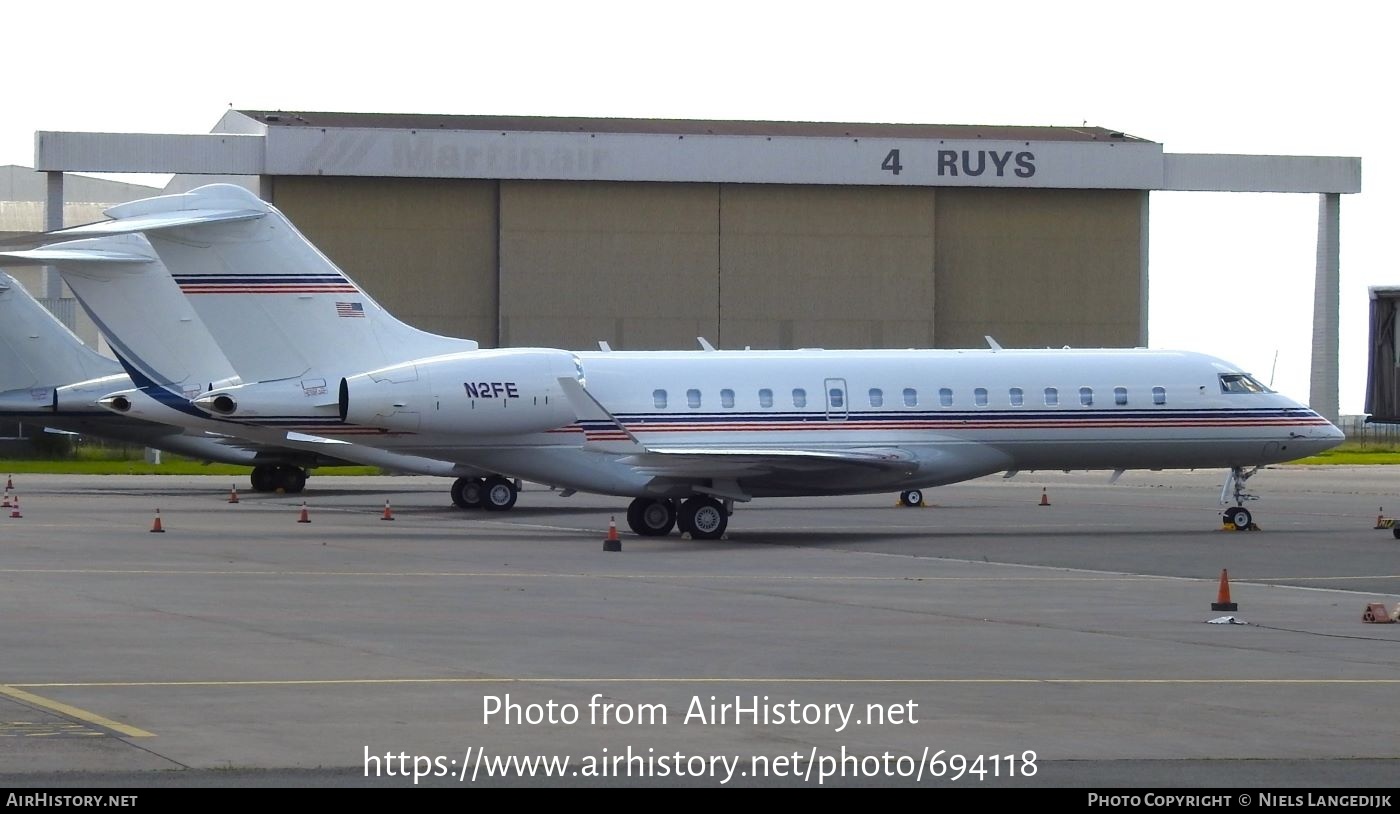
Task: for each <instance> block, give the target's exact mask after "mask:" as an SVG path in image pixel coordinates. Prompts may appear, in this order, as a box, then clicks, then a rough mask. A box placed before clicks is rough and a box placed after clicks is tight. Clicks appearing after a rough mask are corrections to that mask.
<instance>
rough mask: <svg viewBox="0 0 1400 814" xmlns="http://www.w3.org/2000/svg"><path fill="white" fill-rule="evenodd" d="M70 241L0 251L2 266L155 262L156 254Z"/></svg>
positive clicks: (0, 264)
mask: <svg viewBox="0 0 1400 814" xmlns="http://www.w3.org/2000/svg"><path fill="white" fill-rule="evenodd" d="M71 246H72V244H70V243H55V244H52V245H45V246H40V247H39V248H37V249H23V250H20V251H13V252H0V266H49V265H55V264H58V263H65V264H68V263H154V262H155V261H156V258H155V256H154V255H145V254H140V253H139V252H130V251H112V250H110V249H108V250H103V249H83V248H71Z"/></svg>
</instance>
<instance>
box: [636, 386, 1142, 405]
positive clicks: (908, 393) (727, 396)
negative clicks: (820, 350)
mask: <svg viewBox="0 0 1400 814" xmlns="http://www.w3.org/2000/svg"><path fill="white" fill-rule="evenodd" d="M820 395H821V394H820V391H819V392H818V398H820ZM1041 395H1042V399H1043V401H1044V404H1045V406H1047V407H1058V406H1059V405H1060V404H1061V403H1062V402H1061V401H1060V389H1059V388H1058V387H1047V388H1045V389H1044V390H1043V391H1042V394H1041ZM868 396H869V402H870V406H871V407H876V408H879V407H884V406H885V391H884V390H883V389H881V388H879V387H872V388H870V391H869V393H868ZM900 397H901V400H902V402H903V404H904V406H905V407H918V406H919V391H918V390H917V389H916V388H913V387H906V388H904V389H903V391H902V392H901V393H900ZM1070 397H1071V398H1072V397H1073V396H1072V395H1070ZM1095 398H1096V397H1095V394H1094V388H1092V387H1081V388H1079V404H1080V405H1082V406H1084V407H1092V406H1093V405H1094V404H1095V403H1096V402H1095ZM651 399H652V404H653V405H654V406H655V407H656V409H658V410H664V409H666V407H667V405H668V404H669V403H670V397H669V395H668V393H667V392H666V391H665V390H663V389H656V390H653V391H652V393H651ZM1007 401H1008V402H1009V403H1010V405H1011V406H1012V407H1024V406H1025V404H1026V391H1025V390H1023V389H1022V388H1020V387H1012V388H1010V389H1009V390H1008V391H1007ZM773 403H774V401H773V391H772V390H771V389H770V388H767V387H764V388H762V389H760V390H759V391H758V406H759V407H761V408H763V409H768V408H771V407H772V406H773ZM827 403H828V405H829V406H830V408H831V409H833V410H843V409H845V407H846V393H845V391H844V390H842V389H840V388H836V387H833V388H832V389H831V390H830V392H828V393H827ZM972 403H973V404H974V405H975V406H977V407H987V406H989V405H990V404H991V396H990V394H989V393H988V391H987V388H985V387H976V388H973V390H972ZM1064 403H1069V402H1064ZM1128 403H1129V399H1128V388H1126V387H1115V388H1113V404H1114V405H1115V406H1118V407H1124V406H1126V405H1127V404H1128ZM1152 403H1153V404H1166V403H1167V389H1166V388H1165V387H1154V388H1152ZM685 404H686V406H687V407H689V408H691V409H692V410H698V409H699V408H700V407H701V406H702V405H703V404H704V398H703V397H702V395H701V393H700V391H699V390H698V389H696V388H693V387H692V388H690V389H688V390H686V391H685ZM734 404H735V402H734V391H733V390H731V389H729V388H727V387H726V388H724V389H722V390H720V391H719V405H720V407H723V408H724V409H726V410H728V409H733V407H734ZM954 404H955V400H954V397H953V389H952V388H950V387H940V388H939V389H938V405H939V406H940V407H952V406H954ZM792 406H793V407H795V408H797V409H799V410H800V409H804V408H805V407H806V406H807V390H806V388H802V387H795V388H793V390H792Z"/></svg>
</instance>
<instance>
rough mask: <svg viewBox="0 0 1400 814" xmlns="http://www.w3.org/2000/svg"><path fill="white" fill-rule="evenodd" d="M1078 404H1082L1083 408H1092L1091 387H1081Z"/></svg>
mask: <svg viewBox="0 0 1400 814" xmlns="http://www.w3.org/2000/svg"><path fill="white" fill-rule="evenodd" d="M1079 403H1080V404H1082V405H1084V406H1085V407H1091V406H1093V404H1094V388H1092V387H1081V388H1079Z"/></svg>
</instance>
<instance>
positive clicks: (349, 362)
mask: <svg viewBox="0 0 1400 814" xmlns="http://www.w3.org/2000/svg"><path fill="white" fill-rule="evenodd" d="M107 214H108V215H109V216H110V217H112V218H113V219H114V220H113V221H112V222H111V225H108V224H98V225H97V226H101V227H104V228H106V229H108V230H122V229H136V230H139V231H142V232H143V233H144V234H145V235H146V237H147V239H148V240H149V241H150V243H151V246H152V247H153V248H154V250H155V252H156V254H157V255H159V257H160V259H161V261H162V262H163V263H164V264H165V267H166V268H168V269H169V270H170V273H171V275H173V278H174V281H175V283H176V284H177V285H178V286H179V289H180V291H181V292H183V293H184V294H185V296H186V297H188V299H189V301H190V303H191V305H192V307H193V308H194V310H195V311H196V313H198V314H199V316H200V318H201V319H202V320H203V322H204V324H205V325H206V326H207V327H208V329H209V331H210V333H211V334H212V335H213V337H214V339H215V341H217V342H218V343H219V345H220V346H221V347H222V348H223V352H224V354H225V355H226V356H227V358H228V361H229V362H230V363H231V364H232V366H233V369H234V370H236V371H237V373H238V375H239V377H240V378H241V379H242V380H243V381H245V382H256V381H269V380H279V379H289V378H294V377H296V376H300V375H303V374H306V373H308V372H310V371H313V370H314V371H318V375H319V374H320V373H327V374H337V375H338V374H345V373H351V372H359V371H364V370H375V369H378V368H381V367H385V366H388V365H390V364H395V363H398V362H401V361H403V360H404V359H406V358H415V357H423V356H436V355H440V354H446V353H457V352H461V351H464V350H475V349H476V348H477V343H475V342H473V341H471V340H466V339H454V338H450V337H444V336H438V335H436V334H431V333H427V332H426V331H421V330H418V329H417V328H414V327H412V326H410V325H407V324H405V323H403V322H401V321H400V320H398V319H396V318H394V317H393V315H391V314H389V313H388V312H387V311H385V310H384V308H383V307H381V306H380V305H379V303H377V302H375V301H374V299H373V298H371V297H370V296H369V295H368V294H367V293H365V291H364V290H363V289H361V288H360V287H359V286H358V285H357V284H355V282H354V281H353V280H351V279H350V278H349V277H347V276H346V275H345V273H344V272H342V271H341V270H340V269H339V268H338V267H337V266H336V265H335V264H334V263H333V262H331V260H330V259H329V258H327V257H326V256H325V255H324V254H322V253H321V252H320V250H318V249H317V248H316V247H315V246H314V245H312V243H311V242H310V241H309V240H307V239H306V238H305V237H304V236H303V235H302V234H301V233H300V232H299V231H297V229H296V227H295V226H293V225H292V223H291V222H290V221H289V220H287V218H286V217H285V216H283V215H282V213H281V212H279V211H278V210H277V209H276V208H275V207H273V206H271V205H270V204H268V203H266V202H265V201H262V200H260V199H259V198H258V197H257V196H255V195H253V194H252V193H251V192H248V191H247V190H245V189H243V188H242V187H237V186H232V185H229V184H212V185H209V186H204V187H199V188H198V189H195V190H192V191H190V192H187V193H184V194H183V195H171V196H162V197H157V198H149V199H146V200H144V201H134V202H132V203H129V204H122V205H121V206H116V207H112V208H111V209H109V210H107ZM86 228H93V227H76V228H75V229H74V230H68V231H69V232H70V233H71V232H74V231H76V230H77V229H86Z"/></svg>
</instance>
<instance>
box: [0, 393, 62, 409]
mask: <svg viewBox="0 0 1400 814" xmlns="http://www.w3.org/2000/svg"><path fill="white" fill-rule="evenodd" d="M54 403H55V401H54V389H53V388H52V387H35V388H27V387H26V388H23V389H20V390H6V391H5V392H3V393H0V413H34V412H38V411H41V410H42V411H44V412H53V410H54Z"/></svg>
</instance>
